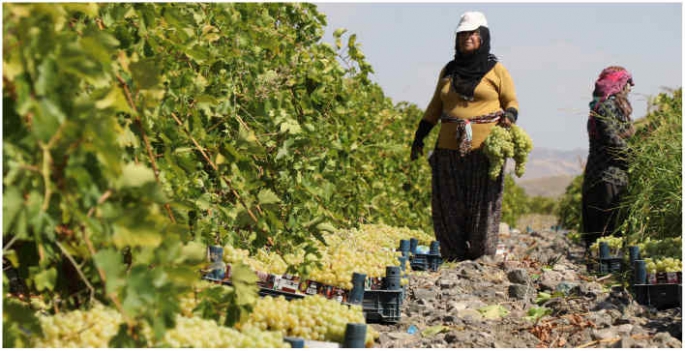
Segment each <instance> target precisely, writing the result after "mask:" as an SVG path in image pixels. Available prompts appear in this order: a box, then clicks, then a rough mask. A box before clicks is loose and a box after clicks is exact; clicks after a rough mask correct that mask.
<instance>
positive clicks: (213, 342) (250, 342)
mask: <svg viewBox="0 0 685 351" xmlns="http://www.w3.org/2000/svg"><path fill="white" fill-rule="evenodd" d="M148 340H149V339H148ZM161 343H162V345H165V346H166V345H168V346H169V347H173V348H182V347H183V348H186V347H193V348H210V347H211V348H287V347H290V344H288V343H286V342H284V341H283V334H282V333H281V332H280V331H266V330H261V329H256V328H250V327H243V328H241V329H240V330H237V329H234V328H228V327H224V326H220V325H218V324H217V323H216V321H215V320H213V319H203V318H200V317H195V316H194V317H183V316H177V317H176V327H175V328H173V329H170V330H167V332H166V334H164V338H163V339H162V340H161Z"/></svg>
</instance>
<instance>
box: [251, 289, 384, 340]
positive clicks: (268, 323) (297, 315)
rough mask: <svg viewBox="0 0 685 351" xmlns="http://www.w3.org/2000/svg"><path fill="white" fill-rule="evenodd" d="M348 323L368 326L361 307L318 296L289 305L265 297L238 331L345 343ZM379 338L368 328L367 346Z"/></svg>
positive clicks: (283, 301) (279, 299) (285, 302)
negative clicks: (252, 329) (273, 333)
mask: <svg viewBox="0 0 685 351" xmlns="http://www.w3.org/2000/svg"><path fill="white" fill-rule="evenodd" d="M347 323H365V318H364V314H363V313H362V307H361V306H359V305H343V304H340V303H339V302H336V301H334V300H329V299H327V298H325V297H323V296H319V295H313V296H308V297H306V298H304V299H294V300H290V301H287V300H286V299H285V298H284V297H283V296H279V297H277V298H273V297H271V296H266V297H264V298H263V299H259V301H258V302H257V304H256V305H255V306H254V310H253V311H252V313H251V314H250V316H249V317H248V319H247V321H245V322H244V323H242V324H241V325H240V326H239V327H238V328H239V329H240V330H243V329H246V328H256V329H260V330H279V331H281V332H282V333H283V334H284V335H287V336H293V337H300V338H304V339H308V340H320V341H332V342H338V343H343V342H344V340H345V328H346V326H347ZM376 337H378V332H377V331H375V330H374V329H373V328H371V326H367V332H366V345H367V346H369V347H370V346H372V345H373V340H374V339H375V338H376Z"/></svg>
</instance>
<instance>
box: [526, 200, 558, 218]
mask: <svg viewBox="0 0 685 351" xmlns="http://www.w3.org/2000/svg"><path fill="white" fill-rule="evenodd" d="M557 205H558V201H557V200H556V199H553V198H550V197H544V196H533V197H531V198H528V211H529V213H539V214H554V213H556V210H557Z"/></svg>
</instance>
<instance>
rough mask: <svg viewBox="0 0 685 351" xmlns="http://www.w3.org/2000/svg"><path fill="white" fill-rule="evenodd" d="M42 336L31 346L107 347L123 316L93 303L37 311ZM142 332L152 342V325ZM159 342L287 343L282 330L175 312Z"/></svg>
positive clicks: (191, 344) (235, 345)
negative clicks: (239, 325) (225, 324)
mask: <svg viewBox="0 0 685 351" xmlns="http://www.w3.org/2000/svg"><path fill="white" fill-rule="evenodd" d="M38 319H39V321H40V324H41V328H42V329H43V337H42V338H36V339H35V341H34V345H33V346H34V347H39V348H48V347H49V348H83V347H88V348H90V347H93V348H95V347H97V348H106V347H109V341H110V340H111V339H112V337H114V336H115V335H116V334H117V332H118V330H119V326H120V325H121V324H122V323H124V319H123V317H122V316H121V314H120V313H119V311H117V310H115V309H113V308H109V307H105V306H103V305H102V304H96V305H95V306H93V308H91V309H90V310H88V311H82V310H74V311H70V312H67V313H58V314H56V315H51V316H47V315H39V316H38ZM142 333H143V335H144V336H145V338H146V339H147V340H149V344H148V345H147V346H148V347H158V346H160V345H152V334H153V333H152V328H151V327H150V326H149V325H148V324H144V325H143V328H142ZM159 344H161V345H162V346H170V347H175V348H180V347H201V348H208V347H222V348H243V347H249V348H272V347H289V344H287V343H285V342H284V341H283V334H282V333H280V332H272V331H265V330H259V329H255V328H249V327H246V328H242V329H241V330H237V329H233V328H227V327H222V326H219V325H217V323H216V322H215V321H214V320H207V319H203V318H200V317H197V316H190V317H185V316H182V315H177V316H176V326H175V327H174V328H173V329H169V330H167V332H166V334H165V335H164V337H163V338H162V340H160V342H159Z"/></svg>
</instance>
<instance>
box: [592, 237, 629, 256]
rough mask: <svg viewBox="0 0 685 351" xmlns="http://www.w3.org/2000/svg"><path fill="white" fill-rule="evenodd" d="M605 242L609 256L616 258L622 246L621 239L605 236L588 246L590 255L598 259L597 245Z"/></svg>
mask: <svg viewBox="0 0 685 351" xmlns="http://www.w3.org/2000/svg"><path fill="white" fill-rule="evenodd" d="M600 242H605V243H607V244H609V254H610V255H611V256H618V254H619V253H620V252H621V249H622V246H623V238H621V237H615V236H605V237H601V238H599V239H597V241H595V242H594V243H593V244H592V245H590V254H591V255H592V256H594V257H599V243H600Z"/></svg>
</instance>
